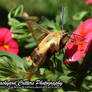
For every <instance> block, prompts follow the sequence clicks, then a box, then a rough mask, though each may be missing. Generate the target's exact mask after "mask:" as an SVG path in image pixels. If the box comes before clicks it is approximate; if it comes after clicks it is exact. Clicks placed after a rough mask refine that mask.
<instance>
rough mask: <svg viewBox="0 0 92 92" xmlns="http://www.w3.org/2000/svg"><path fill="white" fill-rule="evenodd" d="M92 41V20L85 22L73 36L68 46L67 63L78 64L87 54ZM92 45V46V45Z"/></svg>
mask: <svg viewBox="0 0 92 92" xmlns="http://www.w3.org/2000/svg"><path fill="white" fill-rule="evenodd" d="M91 40H92V19H88V20H86V21H84V22H83V23H82V24H81V25H80V26H79V27H78V28H77V29H76V30H75V32H74V33H73V34H72V36H71V37H70V39H69V42H67V44H66V50H65V56H66V58H67V59H66V61H65V63H71V62H76V61H78V60H80V59H82V57H83V56H84V54H85V53H86V52H87V50H88V47H89V45H90V44H91ZM91 45H92V44H91Z"/></svg>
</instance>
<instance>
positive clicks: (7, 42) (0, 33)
mask: <svg viewBox="0 0 92 92" xmlns="http://www.w3.org/2000/svg"><path fill="white" fill-rule="evenodd" d="M0 51H6V52H11V53H14V54H17V53H18V51H19V47H18V44H17V43H16V42H15V41H14V40H12V34H11V32H10V30H9V29H7V28H0Z"/></svg>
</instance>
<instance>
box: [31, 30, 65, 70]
mask: <svg viewBox="0 0 92 92" xmlns="http://www.w3.org/2000/svg"><path fill="white" fill-rule="evenodd" d="M65 38H66V33H65V32H64V31H59V32H50V33H49V34H48V35H47V36H46V37H45V38H44V39H43V40H42V41H41V42H40V44H39V45H38V47H37V48H35V50H34V51H33V53H32V55H31V56H32V60H33V62H34V66H36V67H37V68H38V67H39V66H40V65H41V64H43V63H44V62H45V60H46V58H47V57H48V54H49V53H50V54H53V53H54V52H55V51H59V50H60V41H62V44H65V42H64V40H65ZM62 44H61V45H62ZM47 53H48V54H47Z"/></svg>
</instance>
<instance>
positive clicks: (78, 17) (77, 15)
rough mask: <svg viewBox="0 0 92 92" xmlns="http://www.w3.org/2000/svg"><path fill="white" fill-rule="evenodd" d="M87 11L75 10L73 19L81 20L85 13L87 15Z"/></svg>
mask: <svg viewBox="0 0 92 92" xmlns="http://www.w3.org/2000/svg"><path fill="white" fill-rule="evenodd" d="M87 14H88V12H87V11H81V12H77V13H76V14H75V15H74V16H73V19H74V20H81V19H82V18H83V17H84V16H85V15H87Z"/></svg>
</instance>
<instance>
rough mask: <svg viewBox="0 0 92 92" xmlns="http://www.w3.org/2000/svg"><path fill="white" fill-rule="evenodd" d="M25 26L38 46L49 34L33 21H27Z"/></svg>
mask: <svg viewBox="0 0 92 92" xmlns="http://www.w3.org/2000/svg"><path fill="white" fill-rule="evenodd" d="M27 24H28V28H29V30H30V31H31V32H32V36H33V38H34V40H35V41H36V43H37V44H39V43H40V42H41V41H42V40H43V39H44V38H45V37H46V36H47V35H48V34H49V33H50V31H49V30H47V29H45V28H44V27H42V26H41V25H39V24H38V23H36V22H34V21H27Z"/></svg>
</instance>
